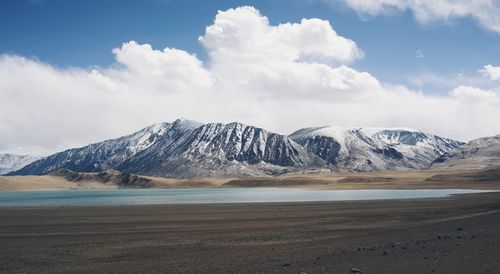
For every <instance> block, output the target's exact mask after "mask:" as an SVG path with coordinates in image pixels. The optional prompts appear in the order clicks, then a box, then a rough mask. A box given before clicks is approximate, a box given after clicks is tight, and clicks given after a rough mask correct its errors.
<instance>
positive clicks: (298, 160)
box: [9, 119, 327, 178]
mask: <svg viewBox="0 0 500 274" xmlns="http://www.w3.org/2000/svg"><path fill="white" fill-rule="evenodd" d="M323 166H327V164H326V163H325V161H323V160H322V159H320V158H319V157H317V156H316V155H314V154H312V153H309V152H307V151H306V150H305V149H304V148H303V147H302V146H300V145H298V144H296V143H295V142H294V141H292V140H290V139H289V138H288V137H286V136H284V135H280V134H276V133H271V132H268V131H266V130H263V129H261V128H257V127H253V126H246V125H243V124H239V123H230V124H220V123H211V124H206V125H202V124H200V123H197V122H193V121H188V120H184V119H179V120H176V121H175V122H173V123H160V124H155V125H152V126H150V127H147V128H145V129H143V130H140V131H138V132H136V133H133V134H131V135H128V136H124V137H120V138H117V139H112V140H107V141H104V142H101V143H96V144H91V145H88V146H85V147H82V148H76V149H69V150H66V151H63V152H59V153H56V154H53V155H51V156H49V157H47V158H45V159H42V160H39V161H36V162H34V163H32V164H30V165H28V166H26V167H24V168H22V169H20V170H18V171H16V172H12V173H10V174H9V175H42V174H47V173H49V172H52V171H55V170H58V169H69V170H72V171H76V172H100V171H103V170H108V169H115V170H118V171H123V172H128V173H137V174H143V175H154V176H166V177H178V178H180V177H202V176H203V177H231V176H245V175H248V176H250V175H265V174H278V173H283V172H287V171H289V170H297V169H304V168H312V167H323Z"/></svg>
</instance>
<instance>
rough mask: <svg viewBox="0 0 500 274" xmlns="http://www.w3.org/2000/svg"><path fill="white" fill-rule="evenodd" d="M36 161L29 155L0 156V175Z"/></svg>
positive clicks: (35, 158) (36, 158)
mask: <svg viewBox="0 0 500 274" xmlns="http://www.w3.org/2000/svg"><path fill="white" fill-rule="evenodd" d="M38 159H40V158H39V157H33V156H29V155H16V154H0V175H3V174H7V173H9V172H12V171H16V170H18V169H20V168H22V167H24V166H25V165H28V164H30V163H32V162H34V161H36V160H38Z"/></svg>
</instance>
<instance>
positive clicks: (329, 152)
mask: <svg viewBox="0 0 500 274" xmlns="http://www.w3.org/2000/svg"><path fill="white" fill-rule="evenodd" d="M289 137H290V138H291V139H293V140H294V141H296V142H297V143H299V144H300V145H302V146H304V147H305V148H306V149H307V150H308V151H310V152H312V153H314V154H316V155H318V156H319V157H321V158H322V159H324V160H326V161H327V162H329V163H331V164H333V165H335V166H337V167H338V169H339V170H340V171H378V170H400V169H423V168H427V167H429V166H430V164H431V163H432V162H433V161H434V160H435V159H436V158H437V157H439V156H440V155H442V154H443V153H446V152H448V151H450V150H451V149H454V148H456V147H459V146H461V145H462V144H463V143H461V142H458V141H454V140H451V139H446V138H442V137H439V136H436V135H432V134H427V133H423V132H419V131H416V130H412V129H393V128H386V129H384V128H342V127H317V128H305V129H301V130H298V131H296V132H294V133H292V134H290V135H289Z"/></svg>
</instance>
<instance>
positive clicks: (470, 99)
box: [450, 86, 498, 104]
mask: <svg viewBox="0 0 500 274" xmlns="http://www.w3.org/2000/svg"><path fill="white" fill-rule="evenodd" d="M450 95H451V96H453V97H454V98H457V99H459V100H464V101H466V102H467V103H482V104H495V103H498V97H497V94H496V93H495V92H493V91H491V90H482V89H480V88H476V87H471V86H458V87H457V88H455V89H454V90H452V91H451V92H450Z"/></svg>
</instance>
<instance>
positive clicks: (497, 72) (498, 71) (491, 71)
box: [479, 65, 500, 80]
mask: <svg viewBox="0 0 500 274" xmlns="http://www.w3.org/2000/svg"><path fill="white" fill-rule="evenodd" d="M479 72H481V73H482V74H483V75H484V76H487V77H489V78H490V79H491V80H500V67H494V66H492V65H486V66H484V67H483V69H481V70H480V71H479Z"/></svg>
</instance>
